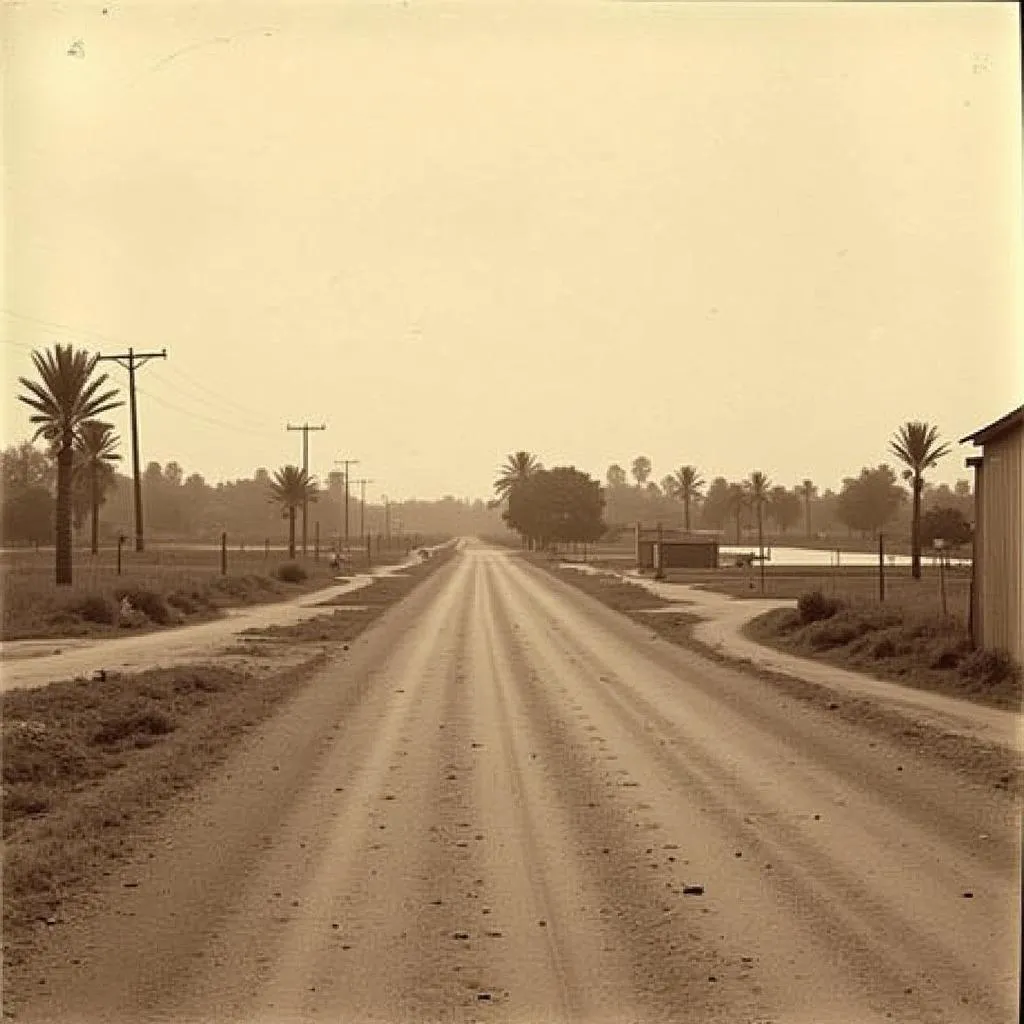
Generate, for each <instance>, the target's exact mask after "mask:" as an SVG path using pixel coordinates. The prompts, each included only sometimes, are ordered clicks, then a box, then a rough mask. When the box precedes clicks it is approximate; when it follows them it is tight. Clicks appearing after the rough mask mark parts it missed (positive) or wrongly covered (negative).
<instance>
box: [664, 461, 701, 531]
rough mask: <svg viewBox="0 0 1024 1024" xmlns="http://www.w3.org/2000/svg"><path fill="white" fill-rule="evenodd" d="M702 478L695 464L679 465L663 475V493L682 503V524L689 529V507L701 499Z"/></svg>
mask: <svg viewBox="0 0 1024 1024" xmlns="http://www.w3.org/2000/svg"><path fill="white" fill-rule="evenodd" d="M703 487H704V479H703V477H701V475H700V472H699V471H698V470H697V467H696V466H680V467H679V468H678V469H677V470H676V471H675V473H673V474H672V475H671V476H667V477H665V493H666V494H667V495H669V496H670V497H672V498H676V499H677V500H679V501H681V502H682V503H683V526H684V527H685V529H687V530H689V529H690V508H691V506H692V505H693V504H694V503H695V502H698V501H700V499H701V489H702V488H703Z"/></svg>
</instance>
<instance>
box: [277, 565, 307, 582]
mask: <svg viewBox="0 0 1024 1024" xmlns="http://www.w3.org/2000/svg"><path fill="white" fill-rule="evenodd" d="M276 575H277V578H278V579H279V580H281V581H282V582H283V583H301V582H302V581H303V580H304V579H306V578H307V577H308V575H309V573H307V572H306V570H305V569H303V568H302V566H301V565H299V564H298V562H285V563H284V565H281V566H278V568H277V573H276Z"/></svg>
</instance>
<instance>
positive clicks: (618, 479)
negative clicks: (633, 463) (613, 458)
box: [605, 462, 627, 487]
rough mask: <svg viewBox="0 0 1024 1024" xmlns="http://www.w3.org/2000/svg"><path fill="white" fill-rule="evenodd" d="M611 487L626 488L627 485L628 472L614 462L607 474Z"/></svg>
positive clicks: (606, 477)
mask: <svg viewBox="0 0 1024 1024" xmlns="http://www.w3.org/2000/svg"><path fill="white" fill-rule="evenodd" d="M605 479H606V480H607V481H608V486H609V487H625V486H626V483H627V479H626V471H625V470H624V469H623V468H622V467H621V466H620V465H619V464H618V463H617V462H613V463H612V464H611V465H610V466H609V467H608V472H607V473H606V474H605Z"/></svg>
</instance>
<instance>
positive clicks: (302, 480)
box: [270, 466, 317, 558]
mask: <svg viewBox="0 0 1024 1024" xmlns="http://www.w3.org/2000/svg"><path fill="white" fill-rule="evenodd" d="M316 498H317V492H316V484H314V483H313V481H312V480H311V479H310V478H309V476H308V475H307V473H306V471H305V470H304V469H299V467H298V466H282V467H281V469H279V470H277V471H276V472H275V473H274V478H273V480H271V482H270V500H271V501H273V502H277V503H278V504H279V505H280V506H281V507H282V509H283V511H282V513H281V515H282V518H284V517H286V518H287V519H288V557H289V558H294V557H295V511H296V509H300V508H302V506H303V504H304V503H306V502H310V501H316Z"/></svg>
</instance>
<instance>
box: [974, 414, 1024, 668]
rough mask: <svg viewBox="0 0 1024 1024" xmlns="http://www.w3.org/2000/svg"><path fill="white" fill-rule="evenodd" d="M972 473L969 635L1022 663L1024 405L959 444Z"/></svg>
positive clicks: (1023, 602)
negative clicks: (968, 454) (973, 452)
mask: <svg viewBox="0 0 1024 1024" xmlns="http://www.w3.org/2000/svg"><path fill="white" fill-rule="evenodd" d="M967 441H970V442H972V443H973V444H975V445H977V446H978V447H979V448H981V454H980V455H978V456H974V457H972V458H969V459H968V460H967V465H968V466H971V467H973V469H974V513H975V515H974V523H975V527H974V577H973V587H972V596H971V635H972V638H973V640H974V642H975V643H976V644H977V645H978V646H979V647H984V648H988V649H990V650H1001V651H1005V652H1007V653H1008V654H1010V655H1011V657H1013V658H1014V659H1016V660H1017V661H1019V662H1024V518H1022V515H1024V405H1022V406H1020V407H1019V408H1017V409H1014V410H1013V412H1010V413H1007V414H1006V415H1005V416H1003V417H1002V419H999V420H996V421H995V423H990V424H989V425H988V426H987V427H982V428H981V430H977V431H975V432H974V433H973V434H970V435H968V436H967V437H965V438H963V439H962V441H961V444H963V443H965V442H967Z"/></svg>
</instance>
